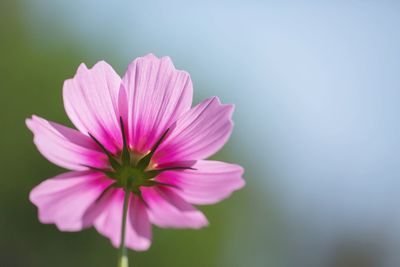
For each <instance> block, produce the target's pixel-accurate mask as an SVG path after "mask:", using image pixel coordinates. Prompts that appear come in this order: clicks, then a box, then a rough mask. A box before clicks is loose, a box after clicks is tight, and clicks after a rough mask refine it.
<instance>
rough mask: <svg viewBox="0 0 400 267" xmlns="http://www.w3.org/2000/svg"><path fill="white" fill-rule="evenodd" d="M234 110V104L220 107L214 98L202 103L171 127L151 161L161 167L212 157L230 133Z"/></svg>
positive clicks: (217, 100)
mask: <svg viewBox="0 0 400 267" xmlns="http://www.w3.org/2000/svg"><path fill="white" fill-rule="evenodd" d="M233 109H234V107H233V105H222V104H221V103H220V101H219V99H218V98H217V97H212V98H209V99H207V100H204V101H203V102H201V103H200V104H198V105H197V106H196V107H194V108H192V109H191V110H190V111H188V112H187V113H185V114H184V115H183V116H182V117H180V118H179V119H178V120H177V121H176V123H174V125H173V126H171V128H170V131H169V134H168V135H167V137H166V138H165V140H164V142H163V143H162V144H161V145H160V147H159V148H158V149H157V151H156V152H155V154H154V156H153V160H154V161H155V162H156V163H157V164H159V165H163V164H165V163H169V162H176V161H182V160H186V161H187V160H199V159H204V158H207V157H209V156H211V155H212V154H214V153H215V152H217V151H218V150H219V149H220V148H221V147H222V146H223V145H224V144H225V143H226V141H227V140H228V138H229V136H230V134H231V132H232V128H233V123H232V119H231V117H232V112H233Z"/></svg>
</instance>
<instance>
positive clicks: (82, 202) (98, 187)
mask: <svg viewBox="0 0 400 267" xmlns="http://www.w3.org/2000/svg"><path fill="white" fill-rule="evenodd" d="M112 182H113V181H112V180H111V179H109V178H107V177H105V176H104V175H103V174H101V173H95V172H91V171H85V172H67V173H64V174H61V175H58V176H56V177H54V178H51V179H48V180H45V181H44V182H42V183H40V184H39V185H38V186H36V187H35V188H34V189H33V190H32V191H31V193H30V195H29V199H30V200H31V202H32V203H34V204H35V205H36V206H37V207H38V208H39V220H40V222H41V223H54V224H56V225H57V227H58V228H59V229H60V230H62V231H79V230H82V229H83V228H85V227H88V226H90V225H91V224H92V222H93V221H91V220H89V218H85V216H84V215H85V213H86V212H87V209H88V208H89V207H90V206H91V205H92V204H93V202H95V201H96V199H97V198H98V197H99V196H100V195H101V193H102V192H103V191H104V189H105V188H107V186H109V185H110V184H111V183H112Z"/></svg>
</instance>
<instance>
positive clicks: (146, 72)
mask: <svg viewBox="0 0 400 267" xmlns="http://www.w3.org/2000/svg"><path fill="white" fill-rule="evenodd" d="M122 83H123V87H122V88H124V90H125V91H122V90H121V92H120V98H119V100H120V101H119V106H120V110H123V111H125V112H121V114H122V115H124V121H125V122H126V124H127V125H128V127H127V128H128V139H129V144H130V146H131V148H132V149H133V150H135V151H137V152H139V153H146V152H147V151H148V150H150V149H151V148H152V146H153V145H154V143H155V142H156V141H157V140H158V139H159V138H160V137H161V135H162V134H163V133H164V132H165V131H166V130H167V128H168V127H169V126H170V125H171V124H172V123H174V122H175V120H176V119H177V118H178V117H179V116H180V115H181V114H183V113H184V112H186V111H188V110H189V109H190V107H191V104H192V94H193V88H192V82H191V80H190V77H189V74H188V73H187V72H185V71H180V70H176V69H175V67H174V65H173V63H172V61H171V59H170V58H169V57H163V58H161V59H158V58H157V57H155V56H154V55H152V54H150V55H147V56H145V57H140V58H137V59H135V60H134V61H133V62H132V63H131V64H130V65H129V67H128V69H127V71H126V73H125V75H124V77H123V80H122Z"/></svg>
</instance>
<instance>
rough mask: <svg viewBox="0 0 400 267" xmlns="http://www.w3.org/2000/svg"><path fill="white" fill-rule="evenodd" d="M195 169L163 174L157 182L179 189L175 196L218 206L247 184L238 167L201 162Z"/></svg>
mask: <svg viewBox="0 0 400 267" xmlns="http://www.w3.org/2000/svg"><path fill="white" fill-rule="evenodd" d="M192 168H194V169H195V170H184V171H167V172H164V173H162V174H161V175H159V176H157V180H158V181H159V182H162V183H166V184H170V185H174V186H176V187H177V188H179V189H177V190H175V189H174V191H175V193H177V194H178V195H179V196H181V197H182V198H183V199H184V200H186V201H187V202H189V203H192V204H197V205H205V204H214V203H217V202H219V201H221V200H223V199H225V198H227V197H229V196H230V195H231V194H232V192H233V191H235V190H238V189H240V188H242V187H243V186H244V185H245V181H244V180H243V178H242V175H243V168H242V167H240V166H239V165H236V164H229V163H225V162H219V161H211V160H199V161H197V162H196V163H195V164H194V165H193V166H192Z"/></svg>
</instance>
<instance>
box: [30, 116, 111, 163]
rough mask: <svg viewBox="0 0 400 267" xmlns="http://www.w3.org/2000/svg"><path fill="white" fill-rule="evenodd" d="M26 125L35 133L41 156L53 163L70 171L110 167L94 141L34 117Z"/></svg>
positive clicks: (69, 129) (35, 140)
mask: <svg viewBox="0 0 400 267" xmlns="http://www.w3.org/2000/svg"><path fill="white" fill-rule="evenodd" d="M26 125H27V126H28V128H29V129H30V130H31V131H32V132H33V134H34V142H35V144H36V146H37V148H38V149H39V151H40V153H42V155H43V156H45V157H46V158H47V159H48V160H49V161H51V162H53V163H54V164H56V165H58V166H61V167H64V168H67V169H70V170H86V169H87V167H85V165H86V166H91V167H98V168H101V167H104V166H107V164H108V163H107V157H106V156H105V155H104V154H103V153H102V152H101V151H100V150H99V148H98V147H97V145H96V144H95V143H94V141H93V140H92V139H91V138H90V137H87V136H86V135H83V134H82V133H80V132H78V131H76V130H74V129H71V128H68V127H65V126H62V125H60V124H57V123H55V122H51V121H47V120H45V119H43V118H40V117H37V116H32V119H27V120H26Z"/></svg>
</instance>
